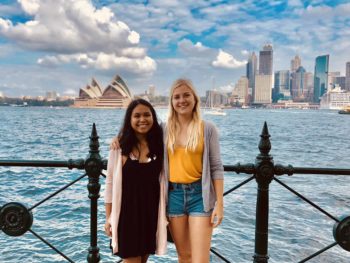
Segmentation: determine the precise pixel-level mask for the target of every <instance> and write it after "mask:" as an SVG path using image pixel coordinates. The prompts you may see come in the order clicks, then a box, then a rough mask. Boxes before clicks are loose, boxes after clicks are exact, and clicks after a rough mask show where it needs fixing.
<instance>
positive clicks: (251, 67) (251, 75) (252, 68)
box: [246, 52, 258, 102]
mask: <svg viewBox="0 0 350 263" xmlns="http://www.w3.org/2000/svg"><path fill="white" fill-rule="evenodd" d="M257 65H258V59H257V57H256V55H255V52H253V53H252V54H251V55H250V56H249V59H248V63H247V74H246V77H247V78H248V96H249V97H251V96H252V95H253V93H254V87H255V75H256V73H257ZM249 102H250V101H249Z"/></svg>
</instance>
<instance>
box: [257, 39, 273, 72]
mask: <svg viewBox="0 0 350 263" xmlns="http://www.w3.org/2000/svg"><path fill="white" fill-rule="evenodd" d="M259 74H260V75H271V76H272V74H273V50H272V46H271V45H265V46H264V47H263V50H261V51H260V53H259Z"/></svg>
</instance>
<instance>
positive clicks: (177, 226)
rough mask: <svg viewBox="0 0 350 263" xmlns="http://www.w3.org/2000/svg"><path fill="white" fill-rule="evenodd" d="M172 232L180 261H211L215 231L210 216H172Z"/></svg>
mask: <svg viewBox="0 0 350 263" xmlns="http://www.w3.org/2000/svg"><path fill="white" fill-rule="evenodd" d="M169 221H170V225H169V226H170V232H171V235H172V237H173V239H174V243H175V246H176V251H177V254H178V258H179V263H205V262H209V254H210V242H211V236H212V232H213V227H212V224H211V223H210V217H202V216H180V217H171V218H169Z"/></svg>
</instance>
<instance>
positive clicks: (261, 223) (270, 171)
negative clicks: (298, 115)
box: [254, 122, 274, 263]
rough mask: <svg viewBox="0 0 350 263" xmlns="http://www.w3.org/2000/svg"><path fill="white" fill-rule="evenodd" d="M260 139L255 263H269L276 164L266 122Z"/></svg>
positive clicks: (257, 161) (257, 170) (257, 167)
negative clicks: (273, 183)
mask: <svg viewBox="0 0 350 263" xmlns="http://www.w3.org/2000/svg"><path fill="white" fill-rule="evenodd" d="M260 137H261V139H260V142H259V150H260V154H259V155H258V156H257V157H256V160H255V167H256V175H255V176H256V181H257V183H258V194H257V201H256V222H255V254H254V263H267V262H268V259H269V256H268V225H269V185H270V183H271V180H272V179H273V176H274V164H273V158H272V156H270V155H269V152H270V150H271V143H270V139H269V137H270V135H269V131H268V129H267V124H266V122H265V123H264V127H263V129H262V133H261V135H260Z"/></svg>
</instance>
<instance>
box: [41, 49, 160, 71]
mask: <svg viewBox="0 0 350 263" xmlns="http://www.w3.org/2000/svg"><path fill="white" fill-rule="evenodd" d="M72 62H73V63H77V64H79V65H80V66H82V67H83V68H96V69H100V70H109V69H114V70H126V71H128V72H131V73H135V74H147V73H148V74H150V73H152V72H153V71H155V70H156V69H157V64H156V62H155V61H154V60H153V59H152V58H150V57H148V56H145V57H142V58H129V57H122V56H116V55H113V54H106V53H103V52H100V53H90V54H84V53H80V54H70V55H59V56H46V57H44V58H40V59H38V64H40V65H42V66H57V65H59V64H62V63H72Z"/></svg>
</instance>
